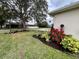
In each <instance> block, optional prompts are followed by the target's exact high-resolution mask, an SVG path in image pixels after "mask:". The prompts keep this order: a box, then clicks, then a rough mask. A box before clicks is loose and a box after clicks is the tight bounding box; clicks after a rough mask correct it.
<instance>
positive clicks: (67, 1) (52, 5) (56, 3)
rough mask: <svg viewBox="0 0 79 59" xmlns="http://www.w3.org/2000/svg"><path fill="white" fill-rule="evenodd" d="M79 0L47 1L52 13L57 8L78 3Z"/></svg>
mask: <svg viewBox="0 0 79 59" xmlns="http://www.w3.org/2000/svg"><path fill="white" fill-rule="evenodd" d="M76 1H79V0H47V2H48V10H49V11H52V10H54V9H56V8H59V7H62V6H64V5H67V4H70V3H72V2H76Z"/></svg>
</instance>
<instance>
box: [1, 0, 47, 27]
mask: <svg viewBox="0 0 79 59" xmlns="http://www.w3.org/2000/svg"><path fill="white" fill-rule="evenodd" d="M0 1H1V2H2V3H4V2H5V4H6V5H8V7H9V8H10V9H14V10H15V11H17V12H16V16H17V17H19V18H20V19H21V20H22V23H23V27H25V21H27V20H31V19H34V20H36V21H37V23H40V22H41V21H42V20H45V19H46V14H47V11H48V5H47V2H46V0H0ZM11 2H12V3H11ZM16 8H17V9H16Z"/></svg>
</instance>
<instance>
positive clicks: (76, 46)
mask: <svg viewBox="0 0 79 59" xmlns="http://www.w3.org/2000/svg"><path fill="white" fill-rule="evenodd" d="M60 44H62V46H63V47H64V48H65V49H68V50H69V51H71V52H73V53H78V52H79V41H78V40H77V39H75V38H73V37H72V36H65V37H64V39H63V40H62V41H61V43H60Z"/></svg>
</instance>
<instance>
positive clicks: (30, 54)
mask: <svg viewBox="0 0 79 59" xmlns="http://www.w3.org/2000/svg"><path fill="white" fill-rule="evenodd" d="M35 33H37V32H35V31H34V32H33V31H31V32H19V33H16V34H0V59H77V58H76V57H74V56H72V55H69V54H66V53H64V52H61V51H59V50H56V49H54V48H52V47H49V46H47V45H45V44H43V43H42V42H41V41H39V40H38V39H35V38H33V37H32V35H33V34H35Z"/></svg>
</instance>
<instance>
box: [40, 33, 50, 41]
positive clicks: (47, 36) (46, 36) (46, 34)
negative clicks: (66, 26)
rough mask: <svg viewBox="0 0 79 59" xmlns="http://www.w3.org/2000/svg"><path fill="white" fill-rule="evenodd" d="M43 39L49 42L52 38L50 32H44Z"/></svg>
mask: <svg viewBox="0 0 79 59" xmlns="http://www.w3.org/2000/svg"><path fill="white" fill-rule="evenodd" d="M41 38H45V39H46V41H49V38H50V36H49V35H48V32H44V33H43V34H42V35H41Z"/></svg>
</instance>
